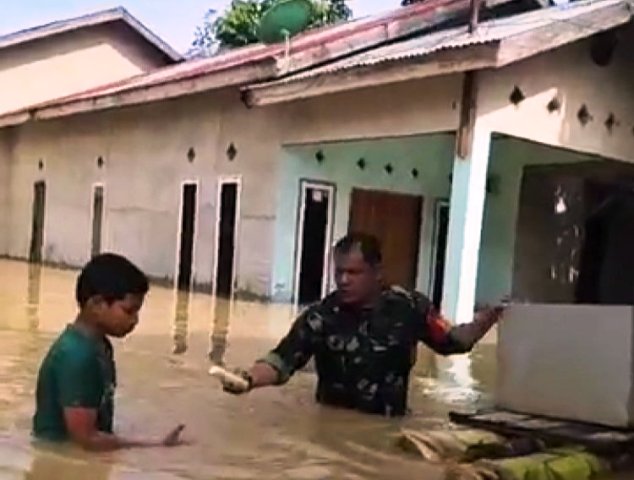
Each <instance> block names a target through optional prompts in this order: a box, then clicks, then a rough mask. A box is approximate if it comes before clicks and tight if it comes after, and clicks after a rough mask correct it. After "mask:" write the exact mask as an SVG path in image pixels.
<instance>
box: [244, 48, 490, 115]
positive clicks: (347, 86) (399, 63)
mask: <svg viewBox="0 0 634 480" xmlns="http://www.w3.org/2000/svg"><path fill="white" fill-rule="evenodd" d="M498 48H499V43H498V42H491V43H488V44H479V45H474V46H473V47H471V48H469V49H450V50H441V51H438V52H435V53H433V54H431V55H429V56H426V57H414V58H406V59H399V60H396V61H389V62H383V63H379V64H375V65H367V66H363V67H359V68H353V69H346V70H341V71H337V72H334V73H324V74H323V75H318V76H313V77H308V78H305V79H302V80H298V81H291V82H283V81H276V82H268V83H261V84H258V85H250V86H248V87H245V88H244V89H243V91H244V95H245V98H246V100H247V103H248V105H249V106H266V105H273V104H278V103H285V102H290V101H297V100H305V99H308V98H312V97H318V96H322V95H330V94H335V93H341V92H344V91H349V90H353V89H359V88H369V87H377V86H381V85H387V84H391V83H398V82H404V81H409V80H415V79H422V78H428V77H436V76H440V75H448V74H452V73H460V72H464V71H468V70H482V69H486V68H491V67H495V66H496V65H497V62H498V60H497V58H498Z"/></svg>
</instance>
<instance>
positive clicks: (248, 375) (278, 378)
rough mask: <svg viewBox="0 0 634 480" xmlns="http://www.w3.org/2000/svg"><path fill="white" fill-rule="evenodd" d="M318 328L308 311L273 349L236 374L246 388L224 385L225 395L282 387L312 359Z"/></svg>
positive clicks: (314, 315) (318, 320) (317, 321)
mask: <svg viewBox="0 0 634 480" xmlns="http://www.w3.org/2000/svg"><path fill="white" fill-rule="evenodd" d="M321 328H322V318H321V316H320V315H319V313H318V312H316V311H315V310H314V309H309V310H307V311H306V312H304V313H302V314H301V315H300V316H299V317H298V318H297V319H296V320H295V322H294V323H293V326H292V327H291V329H290V331H289V332H288V334H287V335H286V336H285V337H284V338H283V339H282V340H281V341H280V343H279V344H278V345H277V347H275V348H274V349H273V350H272V351H271V352H269V354H268V355H266V356H265V357H264V358H262V359H260V360H258V361H257V362H256V363H255V364H254V365H253V366H252V367H251V368H250V369H249V370H248V371H242V372H240V375H241V376H242V377H243V378H245V379H246V380H247V385H246V386H245V385H238V384H236V383H232V382H225V383H224V389H225V391H227V392H229V393H234V394H242V393H247V392H249V391H250V390H253V389H255V388H262V387H268V386H274V385H283V384H285V383H286V382H288V380H289V379H290V378H291V377H292V376H293V374H294V373H295V372H296V371H297V370H300V369H301V368H303V367H304V366H305V365H306V363H308V361H309V360H310V358H311V357H312V356H313V350H314V349H313V345H314V342H315V338H316V336H317V335H319V334H320V331H321Z"/></svg>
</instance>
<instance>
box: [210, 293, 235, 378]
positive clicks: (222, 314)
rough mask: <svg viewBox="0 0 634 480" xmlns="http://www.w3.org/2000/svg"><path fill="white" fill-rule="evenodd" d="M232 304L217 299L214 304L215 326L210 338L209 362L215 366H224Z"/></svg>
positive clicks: (225, 300)
mask: <svg viewBox="0 0 634 480" xmlns="http://www.w3.org/2000/svg"><path fill="white" fill-rule="evenodd" d="M232 303H233V302H230V301H229V300H227V299H224V298H216V299H215V302H214V319H213V326H212V331H211V335H210V336H209V361H210V362H211V363H213V364H214V365H221V366H224V356H225V352H226V351H227V337H228V335H229V320H230V318H231V307H232Z"/></svg>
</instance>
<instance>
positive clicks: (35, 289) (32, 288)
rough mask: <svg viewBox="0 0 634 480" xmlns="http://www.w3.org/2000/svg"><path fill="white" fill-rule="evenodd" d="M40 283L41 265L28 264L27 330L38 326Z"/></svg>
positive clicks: (35, 328)
mask: <svg viewBox="0 0 634 480" xmlns="http://www.w3.org/2000/svg"><path fill="white" fill-rule="evenodd" d="M41 283H42V266H41V265H39V264H36V263H32V264H29V276H28V288H27V300H26V318H27V322H28V325H29V330H37V329H38V328H39V326H40V316H39V315H40V287H41Z"/></svg>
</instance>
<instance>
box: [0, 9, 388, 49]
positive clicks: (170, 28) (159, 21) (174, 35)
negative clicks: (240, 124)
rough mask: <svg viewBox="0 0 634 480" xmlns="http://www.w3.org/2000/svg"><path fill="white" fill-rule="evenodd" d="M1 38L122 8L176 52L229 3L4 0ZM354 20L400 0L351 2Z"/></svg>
mask: <svg viewBox="0 0 634 480" xmlns="http://www.w3.org/2000/svg"><path fill="white" fill-rule="evenodd" d="M2 3H4V4H5V5H4V6H3V7H2V10H3V11H2V15H1V16H0V35H3V34H6V33H11V32H15V31H17V30H22V29H24V28H29V27H34V26H37V25H41V24H44V23H48V22H52V21H55V20H61V19H65V18H71V17H75V16H79V15H84V14H86V13H90V12H95V11H97V10H103V9H107V8H112V7H117V6H123V7H125V8H126V9H127V10H128V11H129V12H130V13H132V15H134V16H135V17H137V18H138V19H139V20H140V21H141V22H142V23H143V24H145V26H147V27H148V28H150V29H151V30H153V31H154V33H156V34H158V35H159V36H160V37H161V38H163V39H164V40H165V41H167V43H169V44H170V45H172V46H173V47H174V48H176V50H178V51H180V52H185V51H187V50H188V49H189V46H190V45H191V42H192V39H193V32H194V29H195V27H196V25H198V24H200V23H201V20H202V18H203V16H204V15H205V12H207V10H209V9H215V10H219V11H222V10H224V9H225V8H226V6H227V4H228V3H229V1H227V0H18V1H10V2H9V1H5V2H2ZM348 4H349V5H350V7H351V8H352V9H353V11H354V14H355V17H362V16H365V15H370V14H373V13H378V12H382V11H384V10H390V9H392V8H396V7H397V6H398V5H399V4H400V0H350V1H349V2H348Z"/></svg>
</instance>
